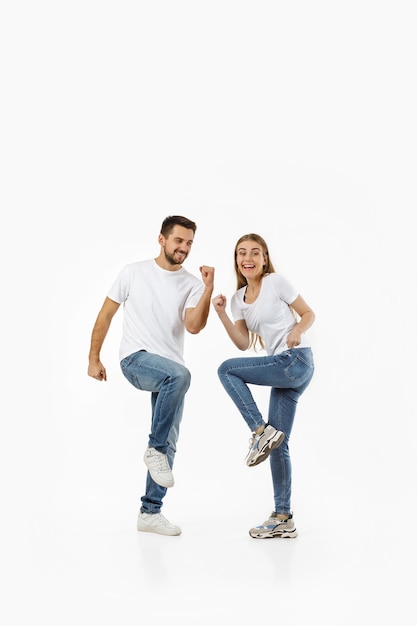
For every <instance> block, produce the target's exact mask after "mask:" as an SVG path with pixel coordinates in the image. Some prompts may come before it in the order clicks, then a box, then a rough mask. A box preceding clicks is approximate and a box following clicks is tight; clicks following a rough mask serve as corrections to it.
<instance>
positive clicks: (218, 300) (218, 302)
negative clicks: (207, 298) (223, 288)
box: [211, 294, 226, 313]
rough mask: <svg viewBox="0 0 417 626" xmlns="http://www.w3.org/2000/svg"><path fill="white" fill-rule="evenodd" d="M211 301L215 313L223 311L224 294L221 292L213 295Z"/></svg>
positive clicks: (224, 305) (224, 304)
mask: <svg viewBox="0 0 417 626" xmlns="http://www.w3.org/2000/svg"><path fill="white" fill-rule="evenodd" d="M211 302H212V304H213V307H214V310H215V311H216V313H223V312H224V311H225V310H226V296H224V295H223V294H219V295H218V296H215V297H214V298H213V299H212V301H211Z"/></svg>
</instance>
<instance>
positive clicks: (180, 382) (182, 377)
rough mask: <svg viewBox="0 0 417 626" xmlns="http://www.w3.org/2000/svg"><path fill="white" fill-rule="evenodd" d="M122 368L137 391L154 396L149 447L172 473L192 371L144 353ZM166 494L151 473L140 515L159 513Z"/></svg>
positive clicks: (134, 355)
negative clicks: (164, 458) (166, 461)
mask: <svg viewBox="0 0 417 626" xmlns="http://www.w3.org/2000/svg"><path fill="white" fill-rule="evenodd" d="M120 367H121V368H122V372H123V374H124V376H125V377H126V378H127V380H128V381H129V382H130V383H132V385H134V387H136V388H137V389H140V390H142V391H150V392H151V407H152V421H151V433H150V435H149V442H148V445H149V447H151V448H155V449H156V450H159V451H160V452H163V453H164V454H166V455H167V457H168V461H169V465H170V467H171V469H172V468H173V465H174V457H175V453H176V450H177V441H178V436H179V429H180V423H181V420H182V414H183V409H184V398H185V394H186V393H187V391H188V389H189V386H190V382H191V374H190V372H189V370H188V369H187V368H186V367H185V366H184V365H181V364H180V363H177V362H176V361H172V360H171V359H167V358H165V357H162V356H159V355H158V354H152V353H150V352H145V350H141V351H140V352H134V353H133V354H130V355H129V356H127V357H126V358H125V359H123V360H122V361H121V363H120ZM166 492H167V489H166V487H161V485H158V484H157V483H156V482H155V481H154V480H152V478H151V476H150V474H149V472H148V473H147V477H146V493H145V495H144V496H142V498H141V500H142V507H141V511H142V512H143V513H159V511H160V509H161V507H162V499H163V497H164V496H165V494H166Z"/></svg>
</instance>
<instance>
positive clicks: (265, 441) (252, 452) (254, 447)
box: [246, 424, 285, 467]
mask: <svg viewBox="0 0 417 626" xmlns="http://www.w3.org/2000/svg"><path fill="white" fill-rule="evenodd" d="M284 439H285V433H283V432H282V431H280V430H276V429H275V428H274V427H273V426H270V425H269V424H267V425H266V426H265V428H264V430H263V432H262V433H261V434H260V435H257V434H256V433H252V438H251V439H250V446H249V452H248V454H247V456H246V465H249V467H253V466H254V465H258V463H262V461H265V459H267V458H268V456H269V454H270V452H271V450H274V449H275V448H278V446H280V445H281V444H282V442H283V441H284Z"/></svg>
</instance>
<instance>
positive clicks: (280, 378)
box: [217, 348, 314, 514]
mask: <svg viewBox="0 0 417 626" xmlns="http://www.w3.org/2000/svg"><path fill="white" fill-rule="evenodd" d="M217 373H218V375H219V378H220V381H221V383H222V385H223V387H224V388H225V390H226V391H227V393H228V394H229V396H230V397H231V399H232V400H233V402H234V403H235V405H236V407H237V408H238V410H239V411H240V413H241V415H242V417H243V419H244V420H245V421H246V423H247V425H248V426H249V428H250V429H251V431H252V432H253V431H255V430H256V429H257V428H258V427H259V426H261V425H262V424H265V420H264V418H263V417H262V415H261V413H260V411H259V409H258V407H257V405H256V402H255V401H254V399H253V396H252V392H251V390H250V389H249V386H248V385H262V386H266V387H271V393H270V399H269V409H268V423H269V424H271V426H273V427H274V428H276V429H277V430H281V431H282V432H284V433H285V439H284V441H283V443H282V444H281V445H280V446H279V447H278V448H275V450H272V452H271V454H270V457H269V459H270V467H271V474H272V484H273V489H274V504H275V511H276V513H285V514H288V513H291V479H292V468H291V458H290V453H289V448H288V442H289V438H290V435H291V430H292V426H293V423H294V417H295V411H296V408H297V402H298V398H299V397H300V396H301V394H302V393H303V392H304V391H305V389H306V388H307V386H308V384H309V383H310V381H311V379H312V377H313V373H314V360H313V353H312V351H311V348H294V349H292V350H286V351H285V352H282V353H281V354H277V355H275V356H254V357H243V358H232V359H228V360H227V361H224V363H222V364H221V365H220V367H219V368H218V370H217Z"/></svg>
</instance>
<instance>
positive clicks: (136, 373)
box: [88, 215, 214, 535]
mask: <svg viewBox="0 0 417 626" xmlns="http://www.w3.org/2000/svg"><path fill="white" fill-rule="evenodd" d="M196 229H197V226H196V224H195V222H192V221H191V220H189V219H187V218H185V217H182V216H180V215H171V216H168V217H166V218H165V219H164V221H163V222H162V226H161V232H160V234H159V237H158V243H159V245H160V252H159V255H158V256H157V257H156V258H154V259H148V260H145V261H139V262H136V263H131V264H129V265H126V266H125V267H124V268H123V269H122V270H121V272H120V273H119V275H118V277H117V279H116V281H115V282H114V284H113V285H112V287H111V289H110V291H109V292H108V294H107V297H106V299H105V300H104V303H103V306H102V308H101V310H100V312H99V314H98V316H97V320H96V322H95V324H94V328H93V331H92V335H91V347H90V353H89V367H88V375H89V376H92V377H93V378H95V379H97V380H100V381H102V380H107V375H106V369H105V367H104V366H103V364H102V363H101V361H100V351H101V348H102V345H103V342H104V339H105V337H106V335H107V332H108V330H109V327H110V324H111V321H112V319H113V316H114V314H115V313H116V311H117V310H118V308H119V306H120V304H122V303H123V308H124V319H123V333H122V339H121V343H120V352H119V357H120V365H121V369H122V372H123V374H124V376H125V377H126V378H127V380H128V381H129V382H130V383H131V384H132V385H134V386H135V387H136V388H137V389H140V390H143V391H149V392H151V408H152V421H151V433H150V435H149V442H148V447H147V449H146V451H145V456H144V461H145V464H146V466H147V468H148V472H147V478H146V491H145V495H144V496H142V498H141V501H142V505H141V508H140V511H139V514H138V520H137V529H138V530H139V531H145V532H154V533H159V534H162V535H179V534H181V529H180V528H179V527H178V526H176V525H175V524H172V523H171V522H169V521H168V520H167V519H166V518H165V517H164V516H163V515H162V513H161V508H162V500H163V498H164V496H165V494H166V492H167V489H168V488H170V487H173V485H174V477H173V475H172V467H173V462H174V456H175V452H176V443H177V440H178V435H179V426H180V422H181V419H182V414H183V408H184V397H185V394H186V392H187V391H188V388H189V386H190V380H191V375H190V372H189V370H188V369H187V368H186V367H185V364H184V359H183V348H184V334H185V330H187V331H188V332H190V333H191V334H197V333H199V332H200V331H201V330H202V329H203V328H204V327H205V325H206V322H207V317H208V314H209V310H210V301H211V295H212V292H213V287H214V268H213V267H208V266H206V265H203V266H201V267H200V272H201V278H202V281H201V280H199V279H198V278H197V277H195V276H193V275H192V274H190V273H189V272H187V270H185V269H184V267H183V263H184V261H185V260H186V258H187V257H188V254H189V252H190V250H191V247H192V244H193V240H194V235H195V232H196Z"/></svg>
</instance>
